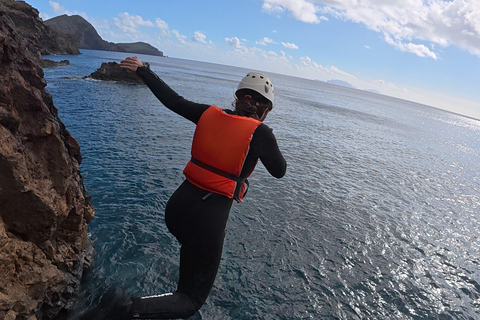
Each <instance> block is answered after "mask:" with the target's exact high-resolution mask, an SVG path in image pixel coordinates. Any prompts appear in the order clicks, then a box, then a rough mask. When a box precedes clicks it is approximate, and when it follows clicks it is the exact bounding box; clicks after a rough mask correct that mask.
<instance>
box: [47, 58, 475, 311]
mask: <svg viewBox="0 0 480 320" xmlns="http://www.w3.org/2000/svg"><path fill="white" fill-rule="evenodd" d="M126 56H127V55H126V54H121V53H114V52H102V51H91V50H83V51H82V55H79V56H53V57H49V58H50V59H54V60H61V59H65V58H67V59H69V60H70V62H71V66H69V67H56V68H48V69H44V71H45V78H46V79H47V82H48V86H47V89H48V91H49V92H50V93H51V94H52V95H53V98H54V103H55V105H56V107H57V108H58V109H59V115H60V117H61V119H62V120H63V122H64V123H65V125H66V126H67V128H68V129H69V130H70V132H71V133H72V134H73V136H74V137H75V138H76V139H77V140H78V142H79V143H80V146H81V148H82V155H83V159H84V160H83V163H82V165H81V170H82V174H83V176H84V178H85V186H86V188H87V191H88V193H89V194H90V195H92V202H93V204H94V205H95V208H96V217H95V218H94V220H93V221H92V222H91V224H90V226H89V232H90V235H91V238H92V240H93V243H94V247H95V250H96V257H95V265H94V266H93V267H92V268H91V269H90V270H89V271H88V272H87V273H86V274H85V277H84V279H83V281H82V288H81V291H80V293H79V297H78V300H77V303H76V306H75V310H74V312H73V314H72V315H71V318H72V319H76V318H77V317H78V316H79V314H80V313H81V312H82V311H83V310H85V308H88V307H89V306H91V305H92V304H95V303H96V302H97V299H98V297H99V296H101V295H102V294H103V293H104V291H105V290H106V289H107V288H108V287H109V286H110V285H111V284H114V283H116V284H121V285H122V286H123V287H124V288H125V289H126V290H127V291H128V292H129V293H131V294H133V295H152V294H160V293H163V292H170V291H172V290H175V288H176V282H177V279H178V260H179V256H178V253H179V245H178V243H177V242H176V240H175V238H174V237H173V236H172V235H170V234H169V232H168V230H167V228H166V226H165V221H164V214H163V211H164V208H165V204H166V202H167V200H168V198H169V196H170V195H171V194H172V193H173V191H174V190H175V189H176V187H177V186H178V185H179V184H180V183H181V182H182V181H183V179H184V177H183V175H182V170H183V168H184V165H185V164H186V162H187V161H188V160H189V152H190V144H191V139H192V134H193V132H194V129H195V127H194V125H193V124H192V123H190V122H189V121H187V120H185V119H183V118H181V117H179V116H177V115H175V114H173V113H172V112H171V111H169V110H168V109H166V108H165V107H163V106H162V105H161V104H160V103H159V102H158V101H157V100H156V98H155V97H154V96H153V95H152V94H151V93H150V91H149V89H148V88H147V87H146V86H138V85H129V84H121V83H115V82H101V81H94V80H85V79H82V77H83V76H85V75H88V74H90V73H91V72H93V71H95V70H96V69H97V68H98V67H99V66H100V64H101V62H104V61H117V62H119V61H120V60H121V59H122V58H124V57H126ZM139 57H140V58H141V59H142V60H143V61H149V62H150V63H151V66H152V69H153V70H154V71H155V72H157V74H159V75H160V76H161V77H162V78H163V79H164V80H165V81H166V82H167V83H168V84H169V85H170V86H171V87H172V88H174V89H175V90H176V91H177V92H179V93H180V94H181V95H183V96H184V97H185V98H187V99H190V100H193V101H196V102H202V103H208V104H216V105H218V106H221V107H224V108H229V107H230V106H231V103H232V101H233V92H234V90H235V88H236V85H237V83H238V81H239V80H240V79H241V77H243V75H244V74H245V73H246V71H247V70H244V69H240V68H234V67H228V66H221V65H215V64H207V63H200V62H194V61H186V60H180V59H174V58H159V57H152V56H141V55H139ZM270 76H271V78H272V81H273V82H274V84H275V85H276V88H275V90H276V91H275V92H276V107H275V109H274V110H273V112H271V113H270V114H269V116H268V118H267V120H266V121H265V123H266V124H268V125H269V126H270V127H271V128H273V129H274V133H275V135H276V136H277V139H278V144H279V146H280V148H281V150H282V152H283V153H284V156H285V158H286V160H287V162H288V165H289V166H288V172H287V174H286V176H285V177H284V178H283V179H278V180H277V179H275V178H273V177H270V176H269V175H268V173H267V171H266V170H265V168H264V167H263V166H262V165H261V164H259V165H258V166H257V168H256V170H255V172H254V173H253V175H252V177H251V179H250V190H249V194H248V195H247V197H246V199H245V200H244V201H243V202H242V203H241V204H239V205H238V204H235V205H234V207H233V209H232V211H231V213H230V219H229V222H228V226H227V235H226V240H225V246H224V254H223V258H222V263H221V266H220V269H219V272H218V276H217V280H216V282H215V285H214V288H213V290H212V293H211V295H210V297H209V299H208V300H207V302H206V304H205V305H204V306H203V308H202V309H201V311H200V312H199V313H197V314H196V315H195V316H193V317H192V318H191V319H195V320H198V319H209V320H210V319H480V239H479V236H480V217H479V202H480V198H479V195H480V121H479V120H474V119H470V118H466V117H462V116H459V115H455V114H451V113H447V112H444V111H441V110H438V109H434V108H430V107H427V106H423V105H419V104H415V103H411V102H407V101H403V100H398V99H394V98H389V97H386V96H382V95H377V94H373V93H369V92H363V91H359V90H354V89H348V88H343V87H338V86H334V85H330V84H325V83H322V82H316V81H310V80H305V79H299V78H293V77H288V76H283V75H277V74H270Z"/></svg>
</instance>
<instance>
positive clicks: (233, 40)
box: [225, 37, 244, 49]
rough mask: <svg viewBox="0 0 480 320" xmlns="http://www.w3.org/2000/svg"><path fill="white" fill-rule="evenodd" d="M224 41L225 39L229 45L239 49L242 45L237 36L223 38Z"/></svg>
mask: <svg viewBox="0 0 480 320" xmlns="http://www.w3.org/2000/svg"><path fill="white" fill-rule="evenodd" d="M225 41H227V42H228V44H229V45H231V46H233V47H235V48H237V49H241V48H243V47H244V46H243V45H242V42H241V41H240V39H238V38H237V37H233V38H225Z"/></svg>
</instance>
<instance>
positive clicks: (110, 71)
mask: <svg viewBox="0 0 480 320" xmlns="http://www.w3.org/2000/svg"><path fill="white" fill-rule="evenodd" d="M145 64H146V65H147V66H148V62H147V63H145ZM85 78H92V79H96V80H104V81H119V82H125V83H135V84H144V83H143V80H142V79H141V78H140V77H139V76H138V75H137V74H136V73H135V72H132V71H129V70H126V69H123V68H120V65H119V64H118V63H116V62H103V63H102V65H101V66H100V68H98V70H97V71H95V72H93V73H92V74H90V75H89V76H86V77H85Z"/></svg>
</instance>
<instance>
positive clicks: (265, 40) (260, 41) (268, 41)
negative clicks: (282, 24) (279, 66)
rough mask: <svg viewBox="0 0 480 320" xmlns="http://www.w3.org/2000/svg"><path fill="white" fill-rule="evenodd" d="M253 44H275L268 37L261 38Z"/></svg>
mask: <svg viewBox="0 0 480 320" xmlns="http://www.w3.org/2000/svg"><path fill="white" fill-rule="evenodd" d="M255 43H256V44H258V45H261V46H266V45H267V44H276V42H275V41H273V39H270V38H268V37H263V39H262V40H259V41H256V42H255Z"/></svg>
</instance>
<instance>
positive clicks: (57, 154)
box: [0, 0, 94, 320]
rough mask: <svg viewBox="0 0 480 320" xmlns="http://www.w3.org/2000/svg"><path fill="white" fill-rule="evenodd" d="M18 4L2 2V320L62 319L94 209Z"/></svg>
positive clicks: (86, 251)
mask: <svg viewBox="0 0 480 320" xmlns="http://www.w3.org/2000/svg"><path fill="white" fill-rule="evenodd" d="M12 5H15V4H12V2H11V1H4V0H2V1H0V319H28V320H35V319H59V318H61V317H62V315H64V314H66V311H67V310H68V309H69V308H71V307H72V304H73V298H74V297H75V294H76V292H77V290H78V287H79V281H80V278H81V276H82V272H83V270H84V268H85V267H87V266H88V265H89V264H90V261H91V257H92V250H93V249H92V246H91V243H90V240H89V238H88V235H87V225H88V223H89V221H90V220H91V219H92V218H93V216H94V209H93V207H92V205H91V204H90V198H89V197H88V196H87V194H86V191H85V188H84V185H83V179H82V176H81V174H80V171H79V165H80V162H81V161H82V158H81V155H80V148H79V145H78V143H77V142H76V140H75V139H74V138H73V137H72V136H71V134H70V133H69V132H68V130H67V129H66V128H65V126H64V124H63V123H62V122H61V120H60V119H59V118H58V115H57V109H56V108H55V106H54V104H53V101H52V97H51V95H50V94H49V93H48V92H47V91H46V90H45V86H46V82H45V79H44V77H43V70H42V69H41V68H40V67H39V65H38V63H37V60H36V59H37V56H36V52H34V51H33V50H32V49H31V48H36V46H37V45H38V44H36V43H30V41H31V40H30V39H29V38H26V37H25V36H24V35H23V34H21V33H20V32H19V31H20V30H19V27H18V21H14V20H15V19H12V18H11V16H10V12H11V10H12V7H11V6H12ZM20 5H23V4H20ZM24 8H25V10H26V11H27V12H30V10H31V9H30V8H29V7H27V6H25V7H24ZM32 41H33V40H32Z"/></svg>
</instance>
